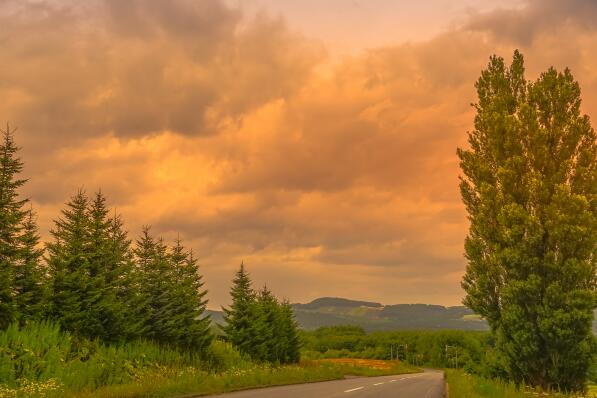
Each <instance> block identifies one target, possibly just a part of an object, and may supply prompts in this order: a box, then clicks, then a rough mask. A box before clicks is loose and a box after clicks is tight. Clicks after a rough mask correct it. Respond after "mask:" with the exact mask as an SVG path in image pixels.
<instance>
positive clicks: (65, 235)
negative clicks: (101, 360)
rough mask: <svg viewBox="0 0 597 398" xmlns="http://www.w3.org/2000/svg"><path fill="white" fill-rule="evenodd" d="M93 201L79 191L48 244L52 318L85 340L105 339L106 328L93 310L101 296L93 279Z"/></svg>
mask: <svg viewBox="0 0 597 398" xmlns="http://www.w3.org/2000/svg"><path fill="white" fill-rule="evenodd" d="M88 205H89V199H88V198H87V195H86V194H85V192H84V191H83V190H79V191H78V192H77V194H75V195H74V196H73V197H72V198H71V199H70V200H69V201H68V202H67V203H66V209H63V210H62V217H60V218H59V219H57V220H56V221H55V222H54V228H53V229H52V230H51V231H50V232H51V234H52V236H53V238H54V240H53V242H50V243H48V244H47V253H48V257H47V263H48V268H49V272H50V278H51V291H50V300H49V301H50V303H49V305H50V315H51V317H52V318H53V319H55V320H57V321H58V322H59V323H60V325H61V326H62V327H63V328H64V329H65V330H69V331H72V332H74V333H75V334H79V335H82V336H85V337H90V338H94V337H97V336H101V335H103V325H102V323H101V321H100V320H99V319H98V318H97V317H96V314H94V313H92V312H91V311H90V309H92V308H97V305H96V304H97V302H98V301H99V300H100V298H101V292H98V291H97V290H96V289H95V286H94V284H93V280H92V278H91V275H92V272H91V268H92V267H91V264H90V249H91V248H90V241H91V238H90V228H89V224H90V220H89V217H88V212H87V210H88Z"/></svg>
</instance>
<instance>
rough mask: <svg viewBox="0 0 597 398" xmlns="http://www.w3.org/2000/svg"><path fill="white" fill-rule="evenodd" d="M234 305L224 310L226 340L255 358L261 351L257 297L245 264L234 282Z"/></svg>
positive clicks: (241, 265)
mask: <svg viewBox="0 0 597 398" xmlns="http://www.w3.org/2000/svg"><path fill="white" fill-rule="evenodd" d="M232 283H233V285H232V289H231V290H230V295H231V296H232V305H231V306H230V308H222V310H223V312H224V324H223V325H221V329H222V331H223V332H224V334H225V335H226V339H227V340H228V341H229V342H230V343H232V344H233V345H234V346H236V347H237V348H238V349H239V351H241V352H242V353H245V354H248V355H250V356H252V357H255V356H256V354H257V350H258V349H260V347H259V345H258V343H259V342H260V339H259V334H258V328H257V325H256V323H255V321H256V318H257V315H258V313H257V308H256V297H255V292H254V291H253V288H252V287H251V279H250V277H249V274H248V273H247V272H246V270H245V266H244V264H243V263H241V264H240V269H239V270H238V272H237V273H236V276H235V278H234V279H233V281H232Z"/></svg>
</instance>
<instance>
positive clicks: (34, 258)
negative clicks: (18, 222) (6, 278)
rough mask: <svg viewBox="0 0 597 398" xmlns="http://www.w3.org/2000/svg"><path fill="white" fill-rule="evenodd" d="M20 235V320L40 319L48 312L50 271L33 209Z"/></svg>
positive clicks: (17, 276) (16, 288)
mask: <svg viewBox="0 0 597 398" xmlns="http://www.w3.org/2000/svg"><path fill="white" fill-rule="evenodd" d="M22 231H23V233H22V235H21V236H20V250H21V251H20V264H19V266H18V267H17V269H16V275H15V290H16V305H17V312H18V314H19V321H20V322H21V323H22V324H24V323H26V322H27V321H30V320H40V319H42V318H43V317H44V315H45V308H44V305H45V298H46V279H47V278H46V270H45V269H44V267H43V265H42V263H41V259H42V255H43V249H42V248H41V247H40V245H39V242H40V237H39V233H38V230H37V224H36V219H35V214H34V212H33V209H29V211H28V212H27V216H26V218H25V220H24V222H23V227H22Z"/></svg>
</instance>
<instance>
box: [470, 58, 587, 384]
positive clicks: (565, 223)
mask: <svg viewBox="0 0 597 398" xmlns="http://www.w3.org/2000/svg"><path fill="white" fill-rule="evenodd" d="M476 87H477V93H478V98H479V100H478V103H477V104H475V105H474V106H475V109H476V112H477V114H476V116H475V129H474V130H473V131H472V132H470V133H469V144H470V149H468V150H463V149H459V150H458V155H459V157H460V160H461V163H460V165H461V168H462V171H463V173H464V177H463V178H462V179H461V185H460V187H461V192H462V199H463V201H464V204H465V205H466V208H467V211H468V213H469V219H470V229H469V234H468V237H467V239H466V242H465V251H466V257H467V259H468V266H467V272H466V275H465V277H464V279H463V283H462V285H463V288H464V289H465V290H466V292H467V296H466V299H465V304H466V305H467V306H469V307H470V308H472V309H473V310H474V311H476V312H477V313H479V314H481V315H482V316H483V317H485V318H486V319H487V321H488V322H489V325H490V327H491V329H492V331H493V332H494V333H495V336H496V339H497V349H498V351H499V355H500V357H501V360H502V361H503V364H504V366H505V369H506V371H507V373H508V374H509V376H510V377H511V378H512V379H513V380H514V381H516V382H517V383H526V384H531V385H537V386H542V387H543V388H546V389H549V388H560V389H563V390H582V389H583V388H584V381H585V376H586V374H587V370H588V367H589V363H590V361H591V357H592V355H593V353H594V351H595V345H594V343H593V338H592V336H591V321H592V319H593V309H594V307H595V298H596V297H595V288H596V287H597V286H596V279H595V269H596V261H597V256H596V254H597V162H596V160H597V142H596V135H595V131H594V130H593V129H592V128H591V125H590V122H589V118H588V117H587V116H586V115H581V113H580V103H581V99H580V88H579V85H578V83H577V82H576V81H575V80H574V78H573V77H572V74H571V73H570V71H569V70H568V69H566V70H565V71H564V72H557V71H556V70H554V69H553V68H552V69H549V70H548V71H547V72H545V73H543V74H541V76H540V77H539V79H537V81H535V82H529V81H527V80H526V79H525V77H524V63H523V58H522V55H520V54H519V53H518V52H515V53H514V60H513V62H512V64H511V66H510V67H506V66H505V65H504V60H503V59H502V58H499V57H495V56H494V57H492V58H491V60H490V62H489V66H488V68H487V69H486V70H484V71H483V72H482V74H481V77H480V78H479V80H478V82H477V84H476Z"/></svg>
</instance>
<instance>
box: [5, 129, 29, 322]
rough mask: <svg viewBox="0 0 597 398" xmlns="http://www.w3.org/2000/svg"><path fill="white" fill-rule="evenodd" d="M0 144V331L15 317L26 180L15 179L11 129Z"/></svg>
mask: <svg viewBox="0 0 597 398" xmlns="http://www.w3.org/2000/svg"><path fill="white" fill-rule="evenodd" d="M0 132H1V133H2V142H1V144H0V329H4V328H6V327H7V326H8V325H9V324H10V323H11V322H13V321H14V320H16V319H17V318H18V313H17V303H16V301H15V294H16V292H15V273H16V268H17V267H18V266H19V263H20V250H19V248H20V244H19V243H20V242H19V239H20V236H21V232H22V225H23V221H24V218H25V214H26V212H25V211H24V210H23V206H24V205H25V203H26V202H27V200H26V199H21V198H19V193H18V190H19V188H21V187H22V186H23V184H25V182H26V180H24V179H21V178H19V174H20V173H21V171H22V170H23V162H22V161H21V160H20V159H19V158H18V156H17V152H18V151H19V148H18V147H17V146H16V144H15V142H14V137H13V134H14V130H11V129H10V127H9V126H6V129H5V130H0Z"/></svg>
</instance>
